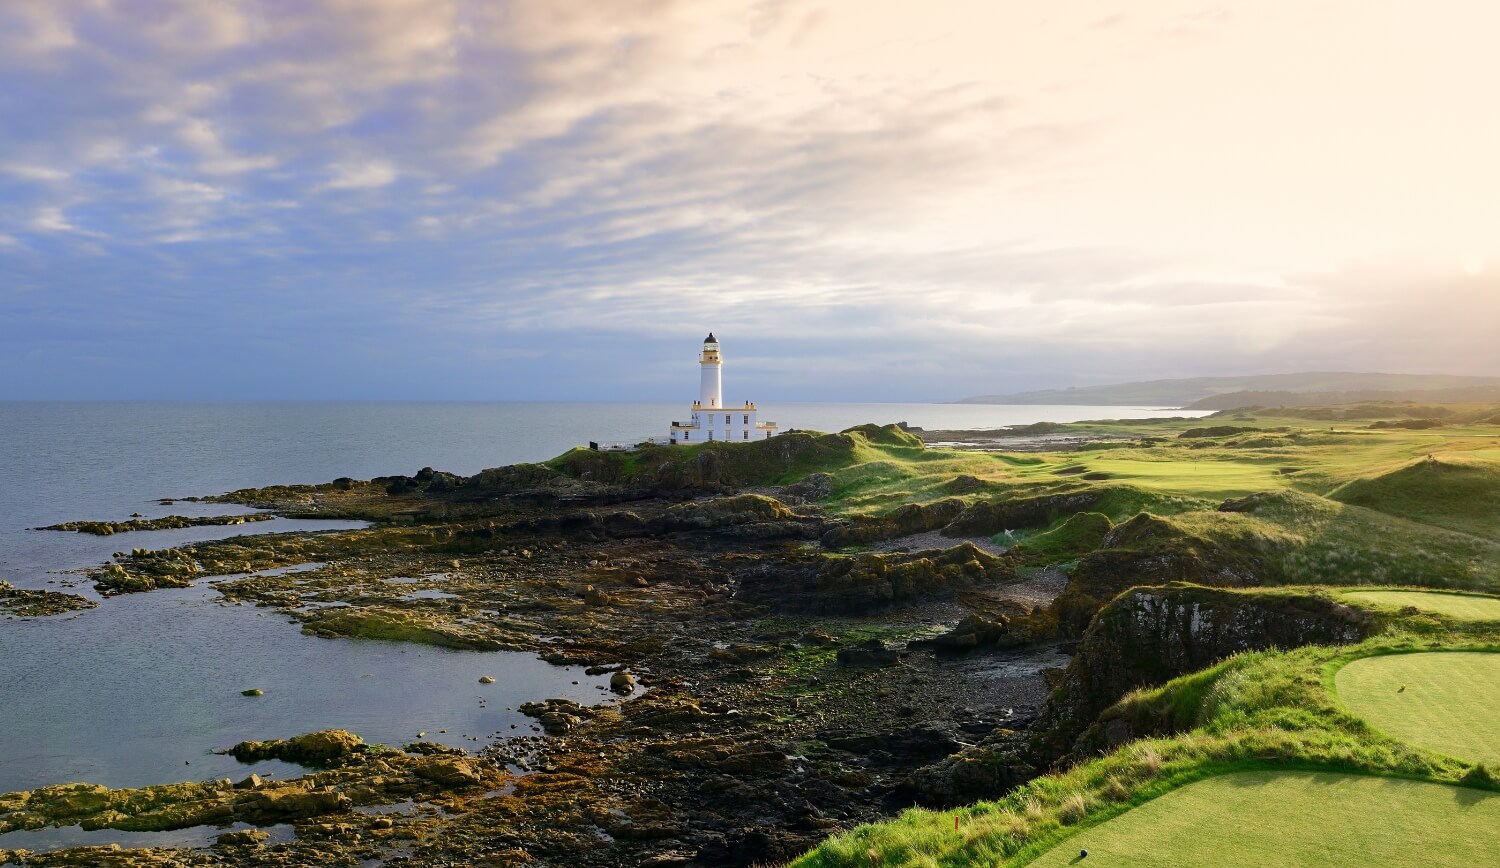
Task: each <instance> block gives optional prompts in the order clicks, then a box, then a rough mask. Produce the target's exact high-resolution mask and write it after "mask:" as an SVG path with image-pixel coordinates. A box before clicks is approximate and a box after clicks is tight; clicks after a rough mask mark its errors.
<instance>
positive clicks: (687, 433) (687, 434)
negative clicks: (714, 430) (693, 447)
mask: <svg viewBox="0 0 1500 868" xmlns="http://www.w3.org/2000/svg"><path fill="white" fill-rule="evenodd" d="M682 439H684V440H691V439H693V432H691V431H684V432H682Z"/></svg>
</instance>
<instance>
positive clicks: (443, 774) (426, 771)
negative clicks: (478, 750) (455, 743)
mask: <svg viewBox="0 0 1500 868" xmlns="http://www.w3.org/2000/svg"><path fill="white" fill-rule="evenodd" d="M415 772H416V775H417V777H419V778H422V779H423V780H428V781H432V782H433V783H435V784H438V785H440V786H443V787H447V788H449V789H457V788H459V787H471V786H474V785H475V784H479V783H483V781H484V775H483V773H481V772H480V771H479V769H478V768H476V767H475V764H474V760H472V759H470V758H468V757H459V756H436V757H433V758H432V759H430V760H428V761H427V762H425V763H423V764H422V765H419V766H417V768H416V769H415Z"/></svg>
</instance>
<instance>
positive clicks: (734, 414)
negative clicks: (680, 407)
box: [670, 332, 776, 445]
mask: <svg viewBox="0 0 1500 868" xmlns="http://www.w3.org/2000/svg"><path fill="white" fill-rule="evenodd" d="M698 371H699V375H698V376H699V379H698V400H696V401H694V402H693V409H692V412H691V415H690V417H689V421H687V422H685V423H684V422H673V423H672V434H671V437H670V440H671V442H672V444H673V445H676V444H679V443H681V444H684V445H687V444H693V443H708V442H714V441H728V442H731V443H745V442H748V441H751V440H765V439H767V438H769V437H771V436H772V435H774V434H775V433H776V423H775V422H762V421H760V420H759V419H758V418H757V415H758V414H757V411H756V409H755V404H753V403H751V402H748V401H747V402H745V403H744V404H742V405H740V406H738V407H726V406H724V376H723V371H724V359H723V357H722V356H721V355H720V354H719V340H718V338H715V337H714V336H713V333H712V332H709V335H708V337H707V338H705V339H704V340H703V355H701V356H699V357H698Z"/></svg>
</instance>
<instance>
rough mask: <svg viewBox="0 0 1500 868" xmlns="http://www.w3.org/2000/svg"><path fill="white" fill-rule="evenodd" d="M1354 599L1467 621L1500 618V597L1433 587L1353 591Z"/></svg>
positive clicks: (1350, 593)
mask: <svg viewBox="0 0 1500 868" xmlns="http://www.w3.org/2000/svg"><path fill="white" fill-rule="evenodd" d="M1344 596H1345V597H1347V598H1349V599H1351V600H1358V601H1360V602H1364V603H1375V604H1377V605H1382V606H1391V607H1395V608H1401V607H1403V606H1412V607H1414V608H1417V609H1421V610H1422V611H1424V612H1436V613H1437V614H1439V615H1447V616H1448V617H1450V618H1457V619H1459V620H1463V621H1500V598H1497V597H1486V596H1481V595H1478V594H1447V593H1435V592H1430V591H1350V592H1348V593H1347V594H1345V595H1344Z"/></svg>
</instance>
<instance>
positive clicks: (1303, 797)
mask: <svg viewBox="0 0 1500 868" xmlns="http://www.w3.org/2000/svg"><path fill="white" fill-rule="evenodd" d="M1497 848H1500V794H1496V793H1489V792H1485V791H1483V790H1474V789H1468V788H1464V787H1453V786H1449V785H1447V784H1432V783H1423V782H1421V781H1405V780H1395V779H1391V778H1372V777H1364V776H1361V775H1344V774H1314V773H1302V772H1241V773H1238V774H1231V775H1223V776H1221V777H1217V778H1209V779H1208V780H1204V781H1199V782H1197V783H1195V784H1189V785H1187V786H1185V787H1183V788H1182V789H1179V790H1173V791H1172V792H1170V793H1167V794H1166V795H1164V796H1162V797H1161V798H1158V799H1153V800H1152V801H1150V802H1147V803H1146V804H1144V805H1141V806H1140V807H1138V808H1135V809H1133V810H1130V811H1127V812H1125V813H1124V814H1121V815H1120V816H1118V817H1116V818H1114V819H1113V820H1109V821H1108V822H1105V823H1102V824H1100V825H1098V826H1095V827H1094V828H1092V829H1088V830H1087V831H1084V832H1081V833H1079V834H1077V835H1074V836H1073V837H1071V838H1069V839H1067V840H1066V841H1064V842H1063V843H1061V844H1059V845H1057V846H1056V847H1054V848H1052V849H1051V850H1049V851H1047V852H1046V853H1044V854H1042V856H1041V857H1040V858H1038V859H1036V860H1035V861H1033V862H1032V863H1031V864H1032V865H1034V866H1059V865H1081V866H1083V868H1088V866H1092V865H1100V866H1111V868H1118V866H1137V868H1146V866H1156V868H1162V866H1167V868H1172V866H1189V865H1192V866H1197V865H1211V866H1215V868H1225V866H1228V868H1235V866H1245V868H1252V866H1253V868H1265V866H1267V865H1282V866H1284V865H1320V866H1321V865H1328V866H1356V865H1357V866H1362V868H1372V866H1375V868H1378V866H1386V865H1389V866H1408V865H1438V866H1453V868H1460V866H1462V868H1473V866H1475V865H1491V864H1494V858H1495V853H1496V852H1497ZM1079 850H1088V851H1089V856H1088V858H1087V859H1079V858H1078V851H1079Z"/></svg>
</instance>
